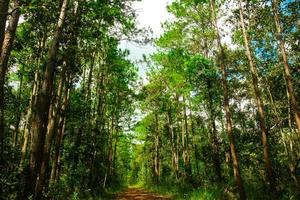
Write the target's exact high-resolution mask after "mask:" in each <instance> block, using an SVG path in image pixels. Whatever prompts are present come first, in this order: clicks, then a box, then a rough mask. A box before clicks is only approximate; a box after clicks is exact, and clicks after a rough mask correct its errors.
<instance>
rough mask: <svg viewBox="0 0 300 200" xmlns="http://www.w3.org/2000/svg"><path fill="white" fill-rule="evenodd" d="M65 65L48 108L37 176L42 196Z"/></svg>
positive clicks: (65, 64) (54, 132)
mask: <svg viewBox="0 0 300 200" xmlns="http://www.w3.org/2000/svg"><path fill="white" fill-rule="evenodd" d="M67 57H68V56H67ZM67 65H68V64H67V63H66V62H64V63H63V66H62V71H61V76H60V81H59V85H58V90H57V97H56V99H55V100H54V102H53V103H52V104H51V106H50V113H49V121H48V128H47V134H46V140H45V145H44V152H43V159H42V164H41V170H40V174H39V180H38V183H37V194H42V191H43V187H44V186H45V181H46V180H45V179H46V173H47V172H48V164H49V159H50V149H51V145H52V141H53V136H54V135H55V134H56V132H57V128H58V127H57V125H58V119H59V116H60V110H61V98H62V94H63V87H64V85H65V79H66V70H67Z"/></svg>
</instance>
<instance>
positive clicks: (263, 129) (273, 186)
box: [239, 0, 278, 199]
mask: <svg viewBox="0 0 300 200" xmlns="http://www.w3.org/2000/svg"><path fill="white" fill-rule="evenodd" d="M239 11H240V22H241V27H242V32H243V38H244V46H245V53H246V56H247V58H248V61H249V67H250V72H251V76H252V84H253V88H254V94H255V100H256V105H257V110H258V114H259V124H260V129H261V139H262V145H263V154H264V161H265V167H266V171H267V177H268V180H269V183H270V191H271V192H272V193H273V195H274V198H276V199H277V198H278V192H277V189H276V180H275V175H274V172H273V168H272V163H271V159H270V155H269V144H268V139H267V135H268V129H267V126H266V117H265V112H264V103H263V101H262V99H261V94H260V91H259V87H258V73H257V69H256V66H255V63H254V61H253V58H252V54H251V50H250V46H249V41H248V35H247V32H246V28H245V23H244V11H243V5H242V0H239Z"/></svg>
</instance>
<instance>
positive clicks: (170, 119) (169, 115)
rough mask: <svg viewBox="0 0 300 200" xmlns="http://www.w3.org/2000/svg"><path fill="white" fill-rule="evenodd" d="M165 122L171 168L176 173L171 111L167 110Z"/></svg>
mask: <svg viewBox="0 0 300 200" xmlns="http://www.w3.org/2000/svg"><path fill="white" fill-rule="evenodd" d="M166 117H167V123H168V130H169V135H170V139H171V153H172V156H171V162H172V168H173V170H174V172H175V173H176V168H175V166H176V151H175V141H174V128H173V121H172V116H171V111H168V112H167V116H166Z"/></svg>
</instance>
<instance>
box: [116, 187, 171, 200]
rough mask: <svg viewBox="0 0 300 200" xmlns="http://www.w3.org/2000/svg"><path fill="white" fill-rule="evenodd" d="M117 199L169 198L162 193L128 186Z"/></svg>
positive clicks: (165, 199) (164, 199) (157, 199)
mask: <svg viewBox="0 0 300 200" xmlns="http://www.w3.org/2000/svg"><path fill="white" fill-rule="evenodd" d="M117 200H171V199H170V198H168V197H164V196H162V195H157V194H153V193H150V192H147V191H144V190H142V189H138V188H128V190H127V191H125V192H123V193H121V194H120V195H119V196H118V197H117Z"/></svg>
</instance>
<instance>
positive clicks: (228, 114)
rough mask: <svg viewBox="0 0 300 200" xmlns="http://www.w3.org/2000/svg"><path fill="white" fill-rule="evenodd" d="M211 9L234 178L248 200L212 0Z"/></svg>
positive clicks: (241, 196) (244, 197)
mask: <svg viewBox="0 0 300 200" xmlns="http://www.w3.org/2000/svg"><path fill="white" fill-rule="evenodd" d="M210 9H211V14H212V22H213V25H214V28H215V32H216V35H217V43H218V48H219V56H220V58H219V62H220V63H219V65H220V68H221V72H222V86H223V97H224V110H225V116H226V130H227V134H228V138H229V142H230V151H231V156H232V162H233V171H234V176H235V179H236V183H237V186H238V190H239V194H240V199H242V200H243V199H246V193H245V189H244V184H243V180H242V177H241V174H240V168H239V161H238V155H237V150H236V144H235V139H234V135H233V130H232V119H231V112H230V109H229V97H228V85H227V71H226V69H225V63H224V62H225V54H224V49H223V46H222V44H221V38H220V33H219V28H218V25H217V19H216V16H215V2H214V0H210Z"/></svg>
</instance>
